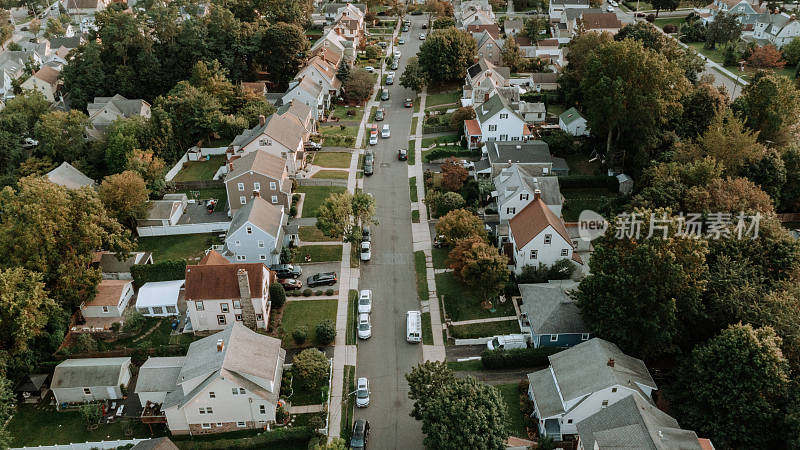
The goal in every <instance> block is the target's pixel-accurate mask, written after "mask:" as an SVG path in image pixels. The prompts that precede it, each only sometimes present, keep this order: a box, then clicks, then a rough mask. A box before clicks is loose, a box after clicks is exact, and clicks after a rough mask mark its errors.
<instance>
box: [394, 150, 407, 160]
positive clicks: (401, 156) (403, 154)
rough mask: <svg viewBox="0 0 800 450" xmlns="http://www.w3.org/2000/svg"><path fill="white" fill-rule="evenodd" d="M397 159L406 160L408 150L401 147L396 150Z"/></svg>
mask: <svg viewBox="0 0 800 450" xmlns="http://www.w3.org/2000/svg"><path fill="white" fill-rule="evenodd" d="M397 159H398V161H406V160H408V150H406V149H404V148H401V149H399V150H397Z"/></svg>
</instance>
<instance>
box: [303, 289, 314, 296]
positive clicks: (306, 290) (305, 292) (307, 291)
mask: <svg viewBox="0 0 800 450" xmlns="http://www.w3.org/2000/svg"><path fill="white" fill-rule="evenodd" d="M311 294H312V292H311V289H303V297H311Z"/></svg>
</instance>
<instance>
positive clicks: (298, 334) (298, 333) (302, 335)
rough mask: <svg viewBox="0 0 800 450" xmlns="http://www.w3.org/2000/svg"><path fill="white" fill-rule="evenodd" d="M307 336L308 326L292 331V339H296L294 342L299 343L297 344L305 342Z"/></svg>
mask: <svg viewBox="0 0 800 450" xmlns="http://www.w3.org/2000/svg"><path fill="white" fill-rule="evenodd" d="M307 338H308V328H306V327H299V328H297V329H296V330H294V331H292V339H294V342H295V343H297V345H300V344H303V343H304V342H305V341H306V339H307Z"/></svg>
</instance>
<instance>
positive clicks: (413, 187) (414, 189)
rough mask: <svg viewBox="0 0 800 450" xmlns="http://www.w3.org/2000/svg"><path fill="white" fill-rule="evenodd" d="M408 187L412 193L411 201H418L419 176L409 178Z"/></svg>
mask: <svg viewBox="0 0 800 450" xmlns="http://www.w3.org/2000/svg"><path fill="white" fill-rule="evenodd" d="M408 189H409V191H410V195H411V203H415V202H418V201H419V197H417V177H411V178H409V179H408Z"/></svg>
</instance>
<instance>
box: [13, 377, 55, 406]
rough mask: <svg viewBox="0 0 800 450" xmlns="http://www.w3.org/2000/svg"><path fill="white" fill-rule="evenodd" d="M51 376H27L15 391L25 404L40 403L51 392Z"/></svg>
mask: <svg viewBox="0 0 800 450" xmlns="http://www.w3.org/2000/svg"><path fill="white" fill-rule="evenodd" d="M49 382H50V375H48V374H46V373H37V374H32V375H26V376H25V377H24V378H23V379H22V381H20V383H19V384H18V385H17V387H16V388H15V389H14V392H16V393H17V395H19V396H20V397H21V398H22V401H23V402H24V403H39V402H40V401H41V400H44V398H45V396H46V395H47V392H48V391H49V390H50V383H49Z"/></svg>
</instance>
